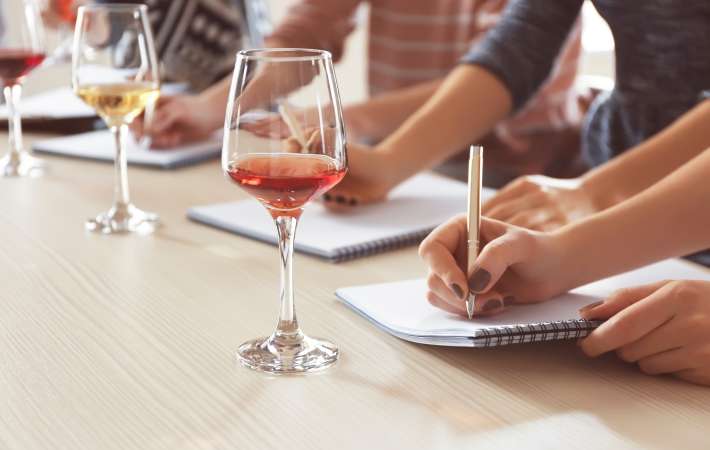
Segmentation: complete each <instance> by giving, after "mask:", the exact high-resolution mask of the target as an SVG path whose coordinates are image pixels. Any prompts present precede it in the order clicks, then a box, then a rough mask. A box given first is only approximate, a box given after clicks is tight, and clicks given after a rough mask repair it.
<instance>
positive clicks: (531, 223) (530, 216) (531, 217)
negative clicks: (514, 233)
mask: <svg viewBox="0 0 710 450" xmlns="http://www.w3.org/2000/svg"><path fill="white" fill-rule="evenodd" d="M549 218H550V214H549V211H546V210H544V209H533V210H528V211H523V212H519V213H517V214H515V215H514V216H513V217H511V218H510V219H509V220H506V222H508V223H509V224H511V225H515V226H516V227H521V228H527V229H528V230H537V231H542V230H541V228H543V225H544V224H546V223H547V222H548V220H549Z"/></svg>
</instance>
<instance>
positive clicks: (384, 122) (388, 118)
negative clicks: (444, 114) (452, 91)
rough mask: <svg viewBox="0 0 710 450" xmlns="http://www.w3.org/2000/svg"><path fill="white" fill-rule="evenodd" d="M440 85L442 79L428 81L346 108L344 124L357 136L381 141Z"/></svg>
mask: <svg viewBox="0 0 710 450" xmlns="http://www.w3.org/2000/svg"><path fill="white" fill-rule="evenodd" d="M441 82H442V80H441V79H437V80H432V81H427V82H424V83H420V84H417V85H414V86H411V87H407V88H403V89H397V90H395V91H392V92H387V93H384V94H381V95H378V96H376V97H374V98H372V99H370V100H367V101H365V102H362V103H356V104H353V105H348V106H346V107H345V108H344V110H343V115H344V116H345V123H346V124H347V125H348V127H349V128H351V129H352V131H354V132H355V134H356V135H357V136H363V137H367V138H368V139H371V140H373V141H380V140H382V139H383V138H385V137H386V136H388V135H390V134H391V133H392V132H394V131H395V130H396V129H397V128H398V127H399V126H400V125H402V123H404V121H405V120H407V118H408V117H409V116H411V115H412V114H413V113H414V112H415V111H416V110H417V109H419V108H420V107H421V106H422V105H423V104H424V103H425V102H426V101H427V100H428V99H429V98H431V96H432V95H433V94H434V93H435V92H436V89H437V88H438V87H439V86H440V85H441Z"/></svg>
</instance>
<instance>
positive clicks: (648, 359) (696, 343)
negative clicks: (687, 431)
mask: <svg viewBox="0 0 710 450" xmlns="http://www.w3.org/2000/svg"><path fill="white" fill-rule="evenodd" d="M580 313H581V315H582V317H583V318H585V319H609V320H607V321H606V322H604V323H603V324H602V325H601V326H600V327H599V328H597V329H596V330H594V332H592V333H591V334H590V335H589V336H588V337H587V338H585V339H584V340H582V341H581V343H580V345H581V347H582V350H583V351H584V352H585V353H586V354H587V355H589V356H592V357H595V356H598V355H601V354H603V353H606V352H609V351H612V350H614V351H616V353H617V354H618V355H619V357H620V358H621V359H623V360H624V361H627V362H631V363H636V364H638V366H639V368H640V369H641V370H642V371H643V372H644V373H647V374H649V375H657V374H673V375H674V376H676V377H678V378H681V379H683V380H686V381H690V382H692V383H697V384H705V385H710V282H707V281H663V282H660V283H655V284H650V285H646V286H639V287H634V288H630V289H623V290H621V291H619V292H616V293H615V294H613V295H612V296H611V297H609V298H608V299H607V300H605V301H604V302H603V303H601V304H598V305H591V306H589V307H586V309H585V308H583V309H582V310H581V311H580Z"/></svg>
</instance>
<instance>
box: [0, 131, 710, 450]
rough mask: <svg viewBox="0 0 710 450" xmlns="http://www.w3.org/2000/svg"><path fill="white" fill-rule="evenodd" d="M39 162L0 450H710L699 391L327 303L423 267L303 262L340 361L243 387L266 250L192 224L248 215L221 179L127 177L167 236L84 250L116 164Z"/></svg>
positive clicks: (9, 260) (611, 364) (18, 261)
mask: <svg viewBox="0 0 710 450" xmlns="http://www.w3.org/2000/svg"><path fill="white" fill-rule="evenodd" d="M6 137H7V136H6V134H2V135H0V148H2V151H3V152H4V151H5V149H6V144H5V142H6ZM38 137H39V135H34V134H27V135H26V143H27V145H28V146H29V145H30V144H31V142H32V141H33V140H34V139H37V138H38ZM45 159H46V160H47V162H48V163H49V169H50V170H49V172H48V173H47V175H46V176H45V177H43V178H38V179H0V239H2V244H0V449H3V450H5V449H7V450H34V449H43V450H44V449H71V450H83V449H87V450H97V449H107V450H108V449H121V450H128V449H151V450H152V449H170V450H178V449H276V448H279V449H289V450H290V449H294V450H296V449H326V450H333V449H341V450H344V449H356V448H376V449H380V448H381V449H395V448H397V449H399V448H403V449H455V448H501V447H503V446H505V447H506V448H540V449H543V448H544V449H550V448H684V449H688V448H707V446H708V441H707V438H708V430H709V429H710V389H708V388H703V387H699V386H694V385H690V384H687V383H684V382H680V381H677V380H675V379H672V378H666V377H648V376H645V375H643V374H641V373H640V372H639V371H638V370H637V369H636V368H635V367H633V366H630V365H627V364H624V363H622V362H620V361H619V360H617V359H616V358H615V357H614V356H613V355H612V356H606V357H602V358H600V359H597V360H590V359H587V358H586V357H584V356H583V355H582V354H581V352H580V351H579V350H578V348H577V347H576V346H575V344H574V342H558V343H546V344H533V345H517V346H509V347H501V348H491V349H453V348H432V347H426V346H420V345H414V344H410V343H406V342H403V341H400V340H398V339H396V338H393V337H391V336H389V335H387V334H385V333H383V332H382V331H379V330H378V329H375V328H374V327H373V326H372V325H370V324H369V323H368V322H366V321H365V320H364V319H362V318H361V317H359V316H357V315H355V314H354V313H352V312H351V311H350V310H348V309H347V308H346V307H345V306H344V305H342V304H341V303H339V302H338V301H337V300H336V298H335V296H334V294H333V293H334V291H335V289H336V288H338V287H342V286H347V285H356V284H364V283H372V282H383V281H390V280H400V279H407V278H413V277H418V276H423V275H424V273H425V268H424V266H423V265H422V263H421V262H420V261H419V260H418V257H417V255H416V249H415V248H408V249H403V250H400V251H394V252H390V253H387V254H383V255H379V256H373V257H369V258H365V259H360V260H356V261H352V262H347V263H341V264H331V263H328V262H324V261H321V260H319V259H316V258H312V257H308V256H304V255H301V254H298V255H297V256H296V262H295V277H296V294H297V300H296V301H297V311H298V315H299V318H300V320H301V324H302V326H303V328H304V331H305V332H306V333H309V334H311V335H314V336H323V337H327V338H331V339H333V340H334V341H335V342H337V343H338V345H339V346H340V349H341V352H342V354H341V359H340V361H339V362H338V363H337V364H336V365H335V367H333V368H332V369H330V370H327V371H325V372H323V373H319V374H315V375H309V376H286V377H269V376H265V375H262V374H260V373H256V372H253V371H250V370H248V369H245V368H242V367H239V366H238V365H237V363H236V360H235V350H236V348H237V346H238V345H239V344H240V343H241V342H243V341H245V340H247V339H250V338H254V337H257V336H262V335H265V334H268V333H270V332H271V331H272V329H273V327H274V326H275V321H276V316H277V311H278V304H277V295H278V261H277V250H276V248H275V247H273V246H270V245H267V244H263V243H259V242H255V241H252V240H249V239H246V238H241V237H237V236H234V235H231V234H228V233H224V232H220V231H217V230H214V229H211V228H208V227H204V226H200V225H198V224H195V223H191V222H190V221H188V220H187V219H186V217H185V212H186V209H187V208H188V207H189V206H192V205H197V204H207V203H212V202H220V201H229V200H233V199H239V198H243V194H242V193H241V192H240V191H239V189H237V188H236V187H234V186H233V185H230V184H229V183H228V182H227V181H226V180H225V179H224V178H223V176H222V175H221V172H220V170H219V167H218V164H217V162H216V161H212V162H208V163H205V164H201V165H199V166H195V167H191V168H185V169H181V170H176V171H160V170H151V169H145V168H136V167H131V168H129V180H130V185H131V190H132V194H133V198H134V200H135V202H136V204H137V205H138V206H139V207H141V208H144V209H148V210H152V211H156V212H158V213H160V215H161V217H162V219H163V223H164V226H163V227H162V228H161V229H160V230H159V231H158V232H157V233H156V234H155V235H152V236H142V237H141V236H97V235H94V234H90V233H88V232H86V231H84V228H83V222H84V220H85V219H86V218H88V217H90V216H93V215H94V214H95V213H97V212H100V211H103V210H104V209H106V208H107V207H108V206H109V204H110V202H111V196H112V183H113V179H112V176H113V171H112V167H111V165H110V164H106V163H98V162H90V161H80V160H74V159H65V158H56V157H53V158H52V157H45ZM265 214H266V213H265ZM303 220H305V221H307V220H308V212H306V214H305V215H304V217H303Z"/></svg>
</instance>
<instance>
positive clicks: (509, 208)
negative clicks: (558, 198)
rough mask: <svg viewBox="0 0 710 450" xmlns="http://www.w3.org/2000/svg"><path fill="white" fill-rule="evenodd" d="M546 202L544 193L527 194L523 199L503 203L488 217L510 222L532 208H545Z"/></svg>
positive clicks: (488, 214)
mask: <svg viewBox="0 0 710 450" xmlns="http://www.w3.org/2000/svg"><path fill="white" fill-rule="evenodd" d="M546 200H547V196H546V194H545V193H543V192H532V193H527V194H524V195H522V196H521V197H518V198H515V199H511V200H510V201H507V202H504V203H501V204H500V205H498V206H496V207H495V208H491V210H490V211H489V212H488V213H487V214H486V215H487V216H488V217H490V218H491V219H497V220H501V221H503V222H509V221H510V219H512V218H513V217H515V216H516V215H517V214H519V213H521V212H524V211H528V210H529V209H531V208H537V207H540V206H543V205H544V204H545V202H546Z"/></svg>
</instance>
